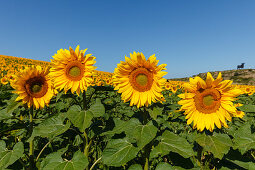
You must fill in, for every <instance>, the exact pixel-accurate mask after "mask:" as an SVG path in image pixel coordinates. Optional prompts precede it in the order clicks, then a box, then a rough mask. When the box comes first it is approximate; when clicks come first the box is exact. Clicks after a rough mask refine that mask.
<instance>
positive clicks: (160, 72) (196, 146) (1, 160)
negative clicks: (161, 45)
mask: <svg viewBox="0 0 255 170" xmlns="http://www.w3.org/2000/svg"><path fill="white" fill-rule="evenodd" d="M123 60H124V61H121V62H120V63H119V64H118V65H117V66H116V68H115V70H114V73H108V72H103V71H97V70H96V69H97V68H96V67H95V66H94V65H95V63H96V57H95V56H93V55H92V54H88V53H87V49H85V50H80V47H79V46H77V47H76V48H75V49H72V48H71V47H70V48H69V49H60V50H58V51H57V52H56V54H55V55H54V56H52V60H51V62H43V61H37V60H32V59H25V58H17V57H10V56H3V55H1V56H0V63H1V64H0V79H1V83H0V127H1V128H0V169H31V170H32V169H42V170H51V169H52V170H53V169H56V170H62V169H63V170H69V169H70V170H81V169H87V170H88V169H89V170H92V169H105V170H107V169H128V170H140V169H141V170H142V169H144V170H149V169H156V170H167V169H180V170H181V169H194V170H195V169H222V170H225V169H255V133H254V132H255V119H254V117H255V95H254V92H255V86H248V85H233V84H232V81H230V80H223V79H222V75H221V73H219V74H218V75H217V77H212V75H211V74H210V73H207V77H206V79H205V80H203V79H202V78H200V77H193V78H190V80H189V82H181V81H168V80H166V79H165V78H164V76H165V75H166V74H167V71H166V67H167V65H166V64H161V65H159V64H158V63H159V61H158V60H157V59H156V56H155V55H151V56H150V57H145V56H144V55H143V53H139V52H133V53H131V54H130V56H125V57H124V56H123ZM98 69H99V70H100V68H98Z"/></svg>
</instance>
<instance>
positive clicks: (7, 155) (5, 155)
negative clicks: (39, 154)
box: [0, 142, 24, 169]
mask: <svg viewBox="0 0 255 170" xmlns="http://www.w3.org/2000/svg"><path fill="white" fill-rule="evenodd" d="M2 144H3V143H2ZM23 153H24V145H23V143H22V142H18V143H16V144H15V145H14V147H13V150H6V151H3V152H1V153H0V169H1V168H7V167H8V166H9V165H11V164H13V163H14V162H15V161H17V160H18V159H19V158H20V157H22V156H23Z"/></svg>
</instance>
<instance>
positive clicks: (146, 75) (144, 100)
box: [112, 52, 167, 108]
mask: <svg viewBox="0 0 255 170" xmlns="http://www.w3.org/2000/svg"><path fill="white" fill-rule="evenodd" d="M157 64H158V60H156V57H155V55H152V56H150V57H149V58H148V59H147V60H146V59H145V56H144V55H143V53H139V52H138V53H136V52H134V53H133V54H130V58H129V57H126V56H125V61H124V62H123V61H121V63H120V64H118V66H117V68H115V70H114V75H113V79H112V81H113V84H114V86H115V90H118V92H119V93H122V94H121V98H122V100H124V102H127V101H129V100H130V106H133V105H136V106H137V107H138V108H139V107H141V106H144V105H145V106H148V105H149V104H151V102H156V101H164V100H163V99H162V98H163V95H162V93H161V91H162V88H163V87H164V85H165V82H166V79H164V78H163V76H164V75H166V74H167V72H164V71H162V70H166V68H165V67H166V64H162V65H159V66H158V65H157Z"/></svg>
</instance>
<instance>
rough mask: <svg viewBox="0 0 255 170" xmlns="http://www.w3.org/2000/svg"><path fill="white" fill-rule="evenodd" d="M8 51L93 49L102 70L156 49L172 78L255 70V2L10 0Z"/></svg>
mask: <svg viewBox="0 0 255 170" xmlns="http://www.w3.org/2000/svg"><path fill="white" fill-rule="evenodd" d="M0 11H1V15H0V54H2V55H10V56H17V57H24V58H31V59H36V60H43V61H50V59H52V56H53V55H54V54H55V53H56V52H57V50H59V49H61V48H65V49H68V48H69V46H71V47H73V48H75V47H76V46H77V45H80V48H81V49H85V48H88V51H87V52H88V53H92V54H93V55H94V56H95V57H96V61H97V63H96V66H97V67H98V68H97V70H102V71H107V72H113V71H114V68H115V67H116V66H117V64H118V63H119V62H120V61H123V60H124V57H125V55H127V56H129V53H132V52H133V51H136V52H142V53H143V54H144V55H145V57H146V58H148V57H149V56H150V55H152V54H156V57H157V59H159V64H163V63H166V64H167V71H168V74H167V75H166V76H165V78H178V77H187V76H192V75H194V74H198V73H200V72H207V71H222V70H229V69H236V66H237V65H238V64H240V63H242V62H244V63H246V64H245V68H253V69H254V68H255V1H254V0H153V1H152V0H114V1H113V0H90V1H87V0H84V1H71V0H41V1H39V0H22V1H21V0H9V1H8V0H2V1H0Z"/></svg>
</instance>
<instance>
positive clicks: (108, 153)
mask: <svg viewBox="0 0 255 170" xmlns="http://www.w3.org/2000/svg"><path fill="white" fill-rule="evenodd" d="M138 151H139V149H138V148H136V147H134V146H133V145H132V143H130V142H129V141H128V140H127V138H124V139H112V140H110V141H109V142H108V144H107V146H106V148H105V149H104V151H103V154H102V161H103V163H104V164H106V165H108V166H116V167H118V166H121V165H124V164H125V163H127V162H128V161H130V160H132V159H134V158H135V157H136V155H137V153H138Z"/></svg>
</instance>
